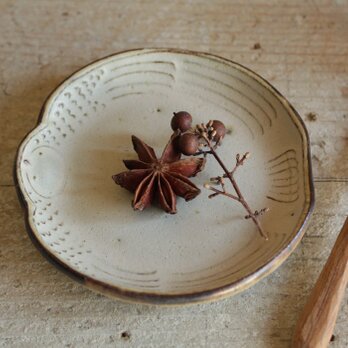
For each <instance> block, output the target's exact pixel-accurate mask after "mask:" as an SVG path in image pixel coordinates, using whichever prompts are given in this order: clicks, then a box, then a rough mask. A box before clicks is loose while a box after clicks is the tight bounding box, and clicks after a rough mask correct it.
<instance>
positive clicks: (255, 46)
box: [253, 42, 261, 50]
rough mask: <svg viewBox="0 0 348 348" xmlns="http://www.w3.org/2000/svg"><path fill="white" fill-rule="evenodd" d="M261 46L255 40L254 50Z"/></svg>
mask: <svg viewBox="0 0 348 348" xmlns="http://www.w3.org/2000/svg"><path fill="white" fill-rule="evenodd" d="M260 48H261V44H260V43H259V42H256V43H255V44H254V46H253V49H254V50H259V49H260Z"/></svg>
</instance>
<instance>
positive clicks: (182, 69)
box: [16, 49, 314, 304]
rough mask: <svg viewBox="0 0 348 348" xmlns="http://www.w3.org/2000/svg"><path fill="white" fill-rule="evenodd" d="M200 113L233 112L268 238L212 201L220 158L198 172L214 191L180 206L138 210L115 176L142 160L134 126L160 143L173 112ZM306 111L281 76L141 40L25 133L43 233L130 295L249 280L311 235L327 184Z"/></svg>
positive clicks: (31, 225) (40, 237)
mask: <svg viewBox="0 0 348 348" xmlns="http://www.w3.org/2000/svg"><path fill="white" fill-rule="evenodd" d="M179 110H186V111H188V112H190V113H191V114H192V115H193V118H194V121H196V122H207V121H208V120H209V119H219V120H221V121H223V122H224V123H225V125H226V127H227V129H228V134H227V135H226V137H225V139H224V142H223V145H222V146H221V147H219V149H218V151H219V153H220V155H221V157H222V158H223V160H224V161H225V163H227V164H229V166H230V167H231V168H232V167H233V165H234V161H235V155H236V153H245V152H247V151H249V152H250V153H251V158H250V159H248V161H247V162H246V163H245V164H244V166H243V167H241V168H239V169H238V172H237V173H236V180H237V181H238V183H239V185H240V188H241V190H242V192H243V193H244V195H245V197H246V199H247V200H248V202H249V204H250V205H251V207H252V208H253V209H261V208H264V207H269V208H270V211H269V212H268V213H267V214H266V215H265V216H264V217H262V224H263V226H264V229H265V230H266V231H267V233H268V235H269V240H268V241H265V240H264V239H263V238H262V237H260V236H259V234H258V232H257V229H256V227H255V225H254V224H253V223H252V221H250V220H245V219H244V216H245V215H246V213H245V211H244V210H243V208H242V206H241V205H240V204H238V203H236V202H235V201H233V200H231V199H227V198H226V197H223V196H220V197H216V198H214V199H208V195H209V194H210V192H209V191H208V190H206V189H205V188H203V184H204V183H205V182H207V181H208V180H209V178H210V177H212V176H216V175H221V174H222V173H221V169H220V167H219V166H218V165H217V163H216V162H215V161H214V160H213V159H212V158H208V162H207V165H206V167H205V170H204V171H203V172H201V173H199V174H198V175H197V176H196V177H195V178H193V179H192V180H193V182H194V183H195V184H196V185H197V186H199V187H200V188H201V190H202V193H201V194H200V195H199V196H198V197H197V198H196V199H194V200H193V201H190V202H185V201H184V200H182V199H178V203H177V209H178V213H177V214H176V215H168V214H166V213H164V212H163V211H161V210H159V208H157V207H150V208H149V209H147V210H145V211H143V212H138V211H133V209H132V208H131V200H132V195H131V194H130V193H129V192H127V191H126V190H124V189H122V188H121V187H119V186H117V185H115V183H114V182H113V180H112V179H111V176H112V175H113V174H116V173H118V172H121V171H123V170H125V168H124V166H123V163H122V159H130V158H136V156H135V153H134V151H133V148H132V144H131V135H132V134H134V135H136V136H138V137H139V138H141V139H142V140H143V141H145V142H146V143H148V144H149V145H150V146H152V147H154V149H155V150H156V152H157V153H158V154H159V153H160V151H161V150H162V149H163V147H164V145H165V144H166V142H167V141H168V139H169V136H170V134H171V130H170V120H171V117H172V113H173V111H179ZM309 151H310V150H309V139H308V134H307V131H306V129H305V126H304V123H303V121H302V120H301V118H300V117H299V115H298V114H297V112H296V111H295V110H294V109H293V108H292V107H291V105H290V104H289V103H288V102H287V101H286V100H285V98H284V97H283V96H282V95H281V94H280V93H279V92H278V91H276V90H275V89H274V88H273V87H272V86H271V85H270V84H269V83H268V82H266V81H265V80H263V79H262V78H261V77H260V76H258V75H257V74H255V73H254V72H252V71H250V70H249V69H247V68H245V67H243V66H241V65H239V64H237V63H234V62H232V61H229V60H226V59H223V58H220V57H217V56H213V55H210V54H205V53H198V52H189V51H182V50H173V49H140V50H133V51H127V52H123V53H119V54H115V55H112V56H109V57H106V58H104V59H101V60H99V61H97V62H94V63H92V64H90V65H88V66H87V67H85V68H83V69H81V70H79V71H78V72H76V73H75V74H73V75H72V76H71V77H69V78H68V79H66V80H65V81H64V82H63V83H62V84H61V85H60V86H58V87H57V88H56V90H55V91H54V92H53V93H52V94H51V95H50V96H49V97H48V99H47V100H46V102H45V104H44V106H43V108H42V111H41V115H40V118H39V123H38V125H37V127H36V128H35V129H34V130H33V131H32V132H31V133H30V134H29V135H28V136H27V137H26V138H25V139H24V140H23V142H22V143H21V145H20V148H19V150H18V155H17V159H16V179H17V183H18V185H17V186H18V188H19V190H18V191H19V192H20V196H21V200H22V201H23V202H24V206H25V210H26V221H27V226H28V231H29V235H30V236H31V238H32V240H33V241H34V243H35V244H36V245H37V247H38V248H39V249H40V251H41V252H42V253H43V254H44V255H45V256H46V257H47V258H48V259H49V260H50V261H52V262H53V263H54V264H55V265H56V266H58V267H59V268H60V269H62V270H64V271H66V272H67V273H68V274H69V275H70V276H72V277H73V278H75V279H77V280H78V281H80V282H82V283H83V284H85V285H86V286H87V287H89V288H91V289H94V290H96V291H99V292H102V293H104V294H106V295H110V296H113V297H116V298H120V299H124V300H130V301H137V302H145V303H154V304H181V303H193V302H201V301H205V300H213V299H217V298H220V297H223V296H226V295H232V294H235V293H237V292H239V291H242V290H244V289H246V288H248V287H249V286H251V285H252V284H254V283H255V282H257V281H258V280H260V279H261V278H262V277H264V276H265V275H267V274H269V273H270V272H271V271H273V270H274V269H276V268H277V267H278V266H279V265H280V264H281V263H282V262H283V261H284V260H285V259H286V258H287V257H288V256H289V255H290V253H291V252H292V251H293V250H294V248H295V247H296V245H297V244H298V242H299V241H300V239H301V237H302V235H303V233H304V230H303V227H304V224H305V222H306V220H307V218H308V216H309V214H310V212H311V210H312V207H313V202H314V191H313V183H312V174H311V164H310V153H309Z"/></svg>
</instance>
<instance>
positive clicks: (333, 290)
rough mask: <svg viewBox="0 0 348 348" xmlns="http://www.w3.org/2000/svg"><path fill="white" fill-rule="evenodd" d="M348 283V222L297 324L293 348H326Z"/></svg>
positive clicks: (347, 221)
mask: <svg viewBox="0 0 348 348" xmlns="http://www.w3.org/2000/svg"><path fill="white" fill-rule="evenodd" d="M347 283H348V218H347V219H346V222H345V224H344V226H343V228H342V231H341V232H340V234H339V236H338V238H337V240H336V243H335V245H334V247H333V249H332V251H331V254H330V256H329V259H328V260H327V262H326V264H325V267H324V269H323V270H322V272H321V274H320V276H319V278H318V280H317V282H316V284H315V286H314V289H313V290H312V293H311V296H310V298H309V300H308V302H307V304H306V306H305V308H304V311H303V313H302V314H301V317H300V319H299V321H298V323H297V326H296V329H295V334H294V339H293V347H294V348H302V347H303V348H305V347H306V348H307V347H308V348H325V347H327V346H328V344H329V342H330V339H331V337H332V332H333V330H334V327H335V324H336V318H337V314H338V311H339V309H340V305H341V301H342V298H343V297H344V293H345V290H346V287H347Z"/></svg>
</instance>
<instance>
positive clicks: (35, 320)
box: [0, 0, 348, 348]
mask: <svg viewBox="0 0 348 348" xmlns="http://www.w3.org/2000/svg"><path fill="white" fill-rule="evenodd" d="M0 33H1V35H0V120H1V131H0V173H1V176H0V202H1V203H0V206H1V209H0V226H1V227H2V228H1V233H0V279H1V280H2V281H1V282H0V346H5V347H7V346H8V347H47V346H50V347H64V346H65V347H84V346H99V347H104V346H110V347H111V346H120V347H123V346H127V347H128V346H129V347H219V348H220V347H231V346H232V347H238V348H240V347H261V348H262V347H267V348H268V347H289V346H290V344H291V337H292V334H293V331H294V328H295V323H296V319H297V318H298V316H299V314H300V311H301V310H302V308H303V306H304V304H305V302H306V300H307V298H308V295H309V292H310V290H311V289H312V287H313V284H314V282H315V280H316V279H317V277H318V275H319V273H320V271H321V269H322V267H323V265H324V263H325V261H326V259H327V257H328V255H329V253H330V249H331V248H332V246H333V243H334V241H335V239H336V237H337V232H338V231H339V229H340V227H341V226H342V224H343V221H344V219H345V216H346V215H347V214H348V174H347V173H348V151H347V142H348V138H347V134H348V97H347V87H348V82H347V81H348V59H347V57H348V40H347V37H348V2H347V1H346V0H312V1H300V0H294V1H291V2H289V1H284V0H272V1H271V0H270V1H265V0H253V1H249V2H245V1H244V0H232V1H227V0H226V1H224V0H215V1H206V0H196V1H184V0H182V1H162V0H161V1H160V0H142V1H140V0H137V1H132V2H129V1H126V0H118V1H108V0H103V1H98V2H96V1H93V0H76V1H67V0H61V1H58V0H54V1H51V0H37V1H30V0H2V1H0ZM256 43H259V45H260V48H259V49H254V46H255V44H256ZM162 46H164V47H179V48H187V49H192V50H202V51H207V52H211V53H215V54H218V55H222V56H224V57H226V58H230V59H233V60H235V61H237V62H240V63H242V64H244V65H246V66H248V67H250V68H251V69H253V70H255V71H256V72H258V73H259V74H261V75H262V76H263V77H265V78H266V79H268V80H269V81H270V82H271V83H272V84H274V86H275V87H276V88H277V89H279V90H280V92H281V93H283V94H284V95H285V96H286V97H287V98H288V99H289V100H290V101H291V102H292V103H293V105H294V106H295V108H296V109H297V110H298V111H299V112H300V114H301V115H302V116H303V118H304V120H305V122H306V125H307V127H308V130H309V133H310V137H311V145H312V155H313V156H312V159H313V167H314V175H315V179H316V182H315V188H316V196H317V197H316V201H317V203H316V208H315V212H314V214H313V216H312V219H311V221H310V224H309V228H308V231H307V233H306V236H305V238H304V239H303V242H301V244H300V246H299V248H298V249H297V250H296V252H295V253H294V254H293V255H292V256H291V257H290V259H289V260H288V261H287V262H286V263H285V264H284V265H283V266H282V267H281V268H280V269H279V270H277V271H276V272H275V273H273V274H272V275H271V276H269V277H267V278H266V279H264V280H263V281H261V282H260V283H258V284H257V285H256V286H254V287H253V288H251V289H250V290H248V291H246V292H244V293H242V294H240V295H238V296H236V297H233V298H229V299H226V300H223V301H219V302H216V303H212V304H204V305H199V306H194V307H188V308H161V309H159V308H152V307H146V306H140V305H139V306H136V305H128V304H123V303H120V302H115V301H111V300H109V299H107V298H104V297H100V296H98V295H95V294H93V293H92V292H90V291H88V290H86V289H85V288H83V287H82V286H79V285H78V284H75V283H73V282H72V281H70V280H69V279H68V278H66V276H64V275H63V274H61V273H60V272H58V271H57V270H55V269H54V268H53V267H52V266H50V265H49V264H48V263H47V262H46V261H45V260H44V259H43V258H42V257H41V256H40V255H39V253H38V252H37V251H36V250H35V248H34V247H33V245H32V244H31V242H30V241H29V239H28V237H27V235H26V232H25V229H24V222H23V214H22V211H21V209H20V206H19V203H18V201H17V198H16V195H15V190H14V187H13V181H12V167H13V159H14V156H15V151H16V148H17V146H18V143H19V141H20V140H21V139H22V138H23V136H24V135H25V134H26V133H27V132H28V131H29V130H30V129H31V128H33V126H34V125H35V123H36V120H37V116H38V113H39V110H40V107H41V105H42V103H43V101H44V99H45V97H46V96H47V95H48V94H49V92H50V91H51V90H52V89H53V88H54V87H55V85H56V84H57V83H59V82H60V81H61V80H62V79H63V78H65V77H66V76H67V75H69V74H71V73H72V72H73V71H74V70H76V69H78V68H80V67H81V66H83V65H85V64H87V63H89V62H90V61H91V60H94V59H97V58H100V57H103V56H105V55H107V54H111V53H114V52H117V51H120V50H125V49H130V48H136V47H162ZM256 47H257V46H256ZM310 112H313V113H316V115H317V120H316V121H311V120H310V119H309V118H308V117H307V116H306V115H307V114H308V113H310ZM347 320H348V304H347V297H345V300H344V301H343V306H342V308H341V310H340V313H339V316H338V320H337V324H336V327H335V331H334V334H335V341H334V342H332V343H331V344H330V347H331V346H332V347H334V348H337V347H339V348H343V347H347V346H348V326H347ZM123 331H128V332H129V333H130V339H128V340H126V339H125V338H122V335H121V334H122V332H123Z"/></svg>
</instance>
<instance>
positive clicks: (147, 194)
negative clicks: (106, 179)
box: [112, 131, 205, 214]
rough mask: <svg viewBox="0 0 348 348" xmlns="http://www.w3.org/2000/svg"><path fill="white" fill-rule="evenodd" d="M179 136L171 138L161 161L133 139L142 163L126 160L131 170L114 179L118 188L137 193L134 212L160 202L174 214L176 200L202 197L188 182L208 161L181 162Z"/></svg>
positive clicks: (201, 159)
mask: <svg viewBox="0 0 348 348" xmlns="http://www.w3.org/2000/svg"><path fill="white" fill-rule="evenodd" d="M179 133H180V132H179V131H178V132H175V133H174V134H173V135H172V137H171V138H170V140H169V142H168V144H167V145H166V147H165V148H164V150H163V153H162V156H161V157H160V158H159V159H158V158H157V157H156V154H155V151H154V150H153V148H152V147H150V146H149V145H147V144H145V143H144V142H143V141H142V140H140V139H139V138H137V137H136V136H134V135H133V136H132V142H133V147H134V150H135V151H136V153H137V154H138V158H139V160H124V161H123V162H124V164H125V166H126V167H127V168H128V169H129V170H128V171H125V172H122V173H119V174H116V175H113V177H112V178H113V179H114V181H115V183H116V184H118V185H120V186H122V187H124V188H125V189H127V190H129V191H131V192H134V193H135V195H134V199H133V201H132V205H133V208H134V209H135V210H143V209H145V208H147V207H148V206H149V205H151V203H152V202H153V200H154V198H157V201H158V202H159V204H160V206H161V207H162V209H163V210H164V211H166V212H167V213H171V214H175V213H176V196H180V197H183V198H185V200H186V201H189V200H191V199H193V198H195V197H196V196H197V195H198V194H199V193H200V189H199V188H198V187H197V186H196V185H195V184H193V183H192V182H191V181H190V180H189V179H188V178H189V177H191V176H195V175H196V174H197V173H198V172H199V171H201V170H202V169H203V165H204V163H205V159H203V158H197V157H189V158H184V159H180V157H181V153H180V152H179V151H178V150H177V149H176V147H175V145H174V143H175V141H177V139H178V138H177V137H178V136H179Z"/></svg>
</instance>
